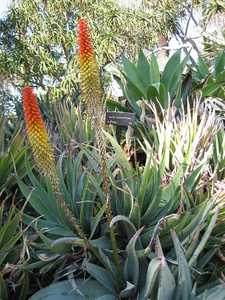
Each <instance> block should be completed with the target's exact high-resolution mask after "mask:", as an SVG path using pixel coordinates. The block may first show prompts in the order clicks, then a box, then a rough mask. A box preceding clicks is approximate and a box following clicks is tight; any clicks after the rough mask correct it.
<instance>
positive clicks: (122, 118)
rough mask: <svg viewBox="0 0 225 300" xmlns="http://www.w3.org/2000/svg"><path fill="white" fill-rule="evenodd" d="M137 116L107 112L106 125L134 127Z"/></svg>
mask: <svg viewBox="0 0 225 300" xmlns="http://www.w3.org/2000/svg"><path fill="white" fill-rule="evenodd" d="M134 121H135V114H134V113H127V112H119V111H107V112H106V124H112V125H117V126H132V125H134Z"/></svg>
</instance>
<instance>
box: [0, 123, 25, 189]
mask: <svg viewBox="0 0 225 300" xmlns="http://www.w3.org/2000/svg"><path fill="white" fill-rule="evenodd" d="M9 125H10V120H7V119H4V118H0V194H1V193H2V192H3V191H5V192H10V190H11V191H12V188H13V187H14V186H15V184H16V176H15V173H17V174H18V176H20V177H21V178H22V177H23V176H24V175H25V173H26V168H25V153H26V147H25V145H24V138H23V136H22V132H21V129H20V128H19V126H18V125H17V127H16V128H15V129H14V132H12V133H11V132H10V133H8V134H7V132H8V129H9V127H10V126H9Z"/></svg>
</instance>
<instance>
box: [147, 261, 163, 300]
mask: <svg viewBox="0 0 225 300" xmlns="http://www.w3.org/2000/svg"><path fill="white" fill-rule="evenodd" d="M160 268H161V259H160V258H159V257H155V258H153V259H152V260H151V262H150V263H149V265H148V270H147V275H146V283H145V288H144V299H148V298H149V296H150V294H151V293H152V291H153V288H154V286H155V283H156V280H157V277H158V275H159V271H160Z"/></svg>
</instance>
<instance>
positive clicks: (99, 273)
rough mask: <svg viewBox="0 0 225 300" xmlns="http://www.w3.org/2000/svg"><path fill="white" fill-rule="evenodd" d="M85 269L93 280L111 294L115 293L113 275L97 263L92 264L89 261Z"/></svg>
mask: <svg viewBox="0 0 225 300" xmlns="http://www.w3.org/2000/svg"><path fill="white" fill-rule="evenodd" d="M86 270H87V272H88V273H89V274H90V275H91V276H92V277H93V278H94V279H95V280H97V281H98V282H99V283H100V284H101V285H102V286H103V287H105V288H106V289H107V290H108V291H109V292H110V293H112V294H113V295H114V294H115V289H114V281H113V277H112V276H111V275H110V273H109V272H107V271H106V270H105V269H103V268H102V267H99V266H98V265H94V264H92V263H89V262H87V263H86Z"/></svg>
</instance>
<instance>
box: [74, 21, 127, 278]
mask: <svg viewBox="0 0 225 300" xmlns="http://www.w3.org/2000/svg"><path fill="white" fill-rule="evenodd" d="M78 44H79V61H80V84H81V91H82V97H83V100H84V103H85V107H86V111H87V115H88V117H89V119H90V120H91V122H92V126H93V128H94V130H95V135H96V142H97V147H98V149H99V152H100V167H101V175H102V178H103V194H104V197H105V203H106V217H107V222H108V224H109V230H110V238H111V242H112V247H113V257H114V263H115V265H116V269H117V276H118V279H119V281H120V283H121V282H122V279H121V274H122V273H121V267H120V259H119V255H118V249H117V245H116V237H115V232H114V230H113V228H112V227H111V226H110V223H111V220H112V211H111V206H110V201H109V178H108V172H107V153H106V142H105V137H104V132H103V128H104V124H105V110H104V101H103V92H102V87H101V82H100V75H99V68H98V64H97V61H96V57H95V54H94V49H93V45H92V40H91V36H90V33H89V29H88V24H87V22H86V21H85V20H84V19H83V18H81V19H80V20H79V22H78Z"/></svg>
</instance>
